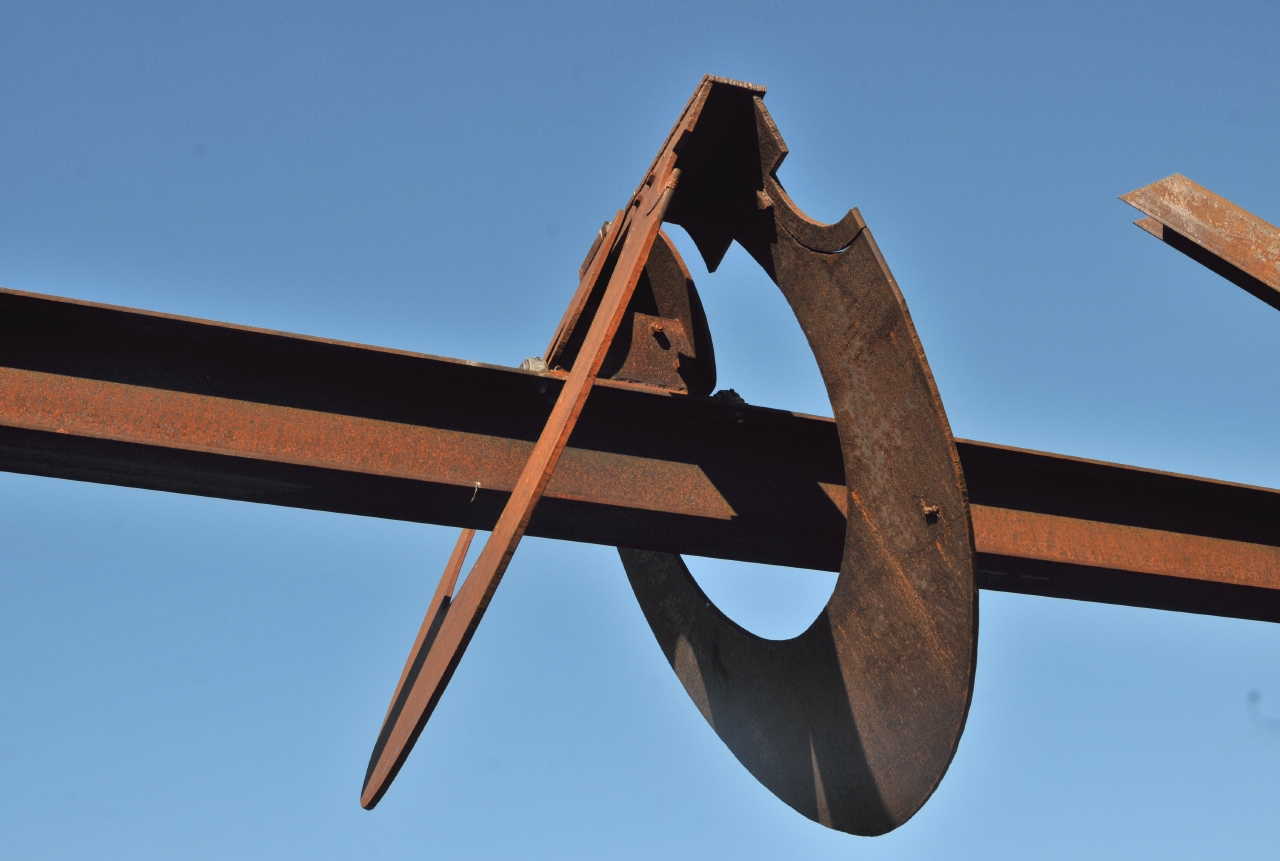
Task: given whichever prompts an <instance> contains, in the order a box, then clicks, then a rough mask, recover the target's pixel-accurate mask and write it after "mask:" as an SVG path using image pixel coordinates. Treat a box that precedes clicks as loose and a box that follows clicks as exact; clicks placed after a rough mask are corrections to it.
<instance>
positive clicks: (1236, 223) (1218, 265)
mask: <svg viewBox="0 0 1280 861" xmlns="http://www.w3.org/2000/svg"><path fill="white" fill-rule="evenodd" d="M1120 199H1121V200H1123V201H1124V202H1125V203H1127V204H1129V205H1130V206H1132V207H1134V208H1135V209H1138V210H1140V211H1141V212H1143V213H1145V214H1146V215H1147V216H1148V217H1147V218H1142V219H1139V220H1138V221H1135V222H1134V224H1136V225H1138V226H1139V227H1141V228H1142V229H1143V230H1145V231H1147V232H1148V233H1150V234H1151V235H1152V236H1154V237H1156V238H1157V239H1159V240H1160V241H1162V242H1164V243H1165V244H1167V245H1170V246H1172V247H1173V248H1175V249H1177V250H1178V251H1181V252H1182V253H1183V254H1185V255H1187V256H1188V257H1190V258H1191V259H1192V260H1194V261H1196V262H1197V263H1199V264H1201V265H1202V266H1206V267H1208V268H1209V269H1210V270H1212V271H1214V272H1216V273H1217V274H1219V275H1221V276H1222V277H1223V278H1226V279H1227V280H1228V281H1230V282H1231V283H1233V284H1235V285H1236V286H1237V287H1241V288H1243V289H1244V290H1246V291H1248V292H1249V293H1251V294H1253V295H1254V296H1256V297H1258V298H1259V299H1261V300H1262V301H1263V302H1266V303H1267V304H1268V305H1270V306H1271V307H1273V308H1277V309H1280V229H1278V228H1276V227H1275V226H1274V225H1272V224H1268V223H1267V222H1265V221H1263V220H1262V219H1261V218H1259V217H1258V216H1256V215H1254V214H1253V213H1251V212H1248V211H1246V210H1244V209H1241V208H1240V207H1238V206H1236V205H1235V204H1234V203H1232V202H1231V201H1229V200H1227V199H1226V198H1223V197H1219V196H1218V195H1216V194H1214V193H1213V192H1212V191H1210V190H1209V189H1207V188H1205V187H1204V186H1202V185H1197V184H1196V183H1194V182H1192V181H1191V180H1189V179H1187V178H1186V177H1185V176H1183V175H1181V174H1178V173H1175V174H1174V175H1173V176H1168V177H1165V178H1164V179H1162V180H1160V181H1159V182H1153V183H1151V184H1150V185H1146V186H1143V187H1142V188H1140V189H1138V190H1137V191H1131V192H1129V193H1128V194H1126V195H1123V196H1122V197H1121V198H1120Z"/></svg>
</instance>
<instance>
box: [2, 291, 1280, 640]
mask: <svg viewBox="0 0 1280 861" xmlns="http://www.w3.org/2000/svg"><path fill="white" fill-rule="evenodd" d="M562 385H563V381H562V378H561V377H558V376H556V375H547V374H535V373H532V372H527V371H520V370H516V369H510V368H499V367H494V366H488V365H480V364H476V363H473V362H462V361H457V360H453V359H441V358H437V357H433V356H425V355H420V354H413V353H407V352H401V351H395V350H387V349H380V348H376V347H365V346H359V345H354V344H345V343H339V342H335V341H326V340H321V339H317V338H307V337H302V336H297V335H288V334H283V333H278V332H269V331H264V330H259V329H250V328H245V327H240V326H231V325H227V324H222V323H210V322H206V321H200V320H191V319H186V318H180V317H172V316H167V315H162V314H155V313H151V312H146V311H136V310H131V309H126V308H114V307H109V306H104V305H95V304H91V303H86V302H77V301H72V300H67V299H60V298H56V297H50V296H40V295H37V294H30V293H20V292H16V291H7V290H0V469H2V470H5V471H9V472H20V473H28V474H33V475H44V476H52V477H58V478H68V479H75V480H80V481H93V482H99V483H105V484H115V485H124V486H129V487H142V488H149V489H155V490H167V491H171V492H176V493H190V494H197V495H201V496H211V497H219V498H224V499H236V500H244V501H250V502H259V503H267V504H273V505H285V506H290V507H295V508H309V509H316V510H323V511H335V512H342V513H348V514H361V515H366V516H372V517H385V518H391V519H397V520H407V521H414V522H421V523H438V524H444V525H449V526H456V527H463V528H472V529H491V528H492V527H493V525H494V523H495V522H496V521H497V518H498V514H499V512H500V511H501V508H502V506H503V504H504V503H505V501H506V498H507V496H508V495H509V494H510V492H511V489H512V487H513V486H514V484H515V481H516V478H517V477H518V475H519V473H520V469H521V467H522V466H523V465H524V463H525V462H526V460H527V459H528V455H529V452H530V451H531V450H532V448H533V445H534V441H535V440H536V439H537V436H538V433H539V431H540V430H541V428H542V427H543V424H544V423H545V421H546V418H547V416H548V414H549V413H550V411H551V406H552V403H553V402H554V400H555V398H556V396H557V395H558V393H559V391H560V388H561V386H562ZM957 444H958V449H959V452H960V457H961V462H962V465H963V468H964V474H965V480H966V482H967V484H968V490H969V496H970V501H971V503H972V512H973V523H974V535H975V543H976V549H977V551H978V569H979V574H978V576H979V584H980V585H981V586H982V587H983V588H987V589H996V590H1002V591H1012V592H1023V593H1030V594H1041V595H1049V596H1054V597H1060V598H1074V599H1079V600H1088V601H1100V602H1104V603H1113V604H1127V605H1133V606H1143V607H1155V608H1159V609H1169V610H1182V611H1187V612H1196V613H1208V614H1214V615H1223V616H1234V617H1239V618H1248V619H1262V620H1268V621H1280V492H1277V491H1274V490H1268V489H1264V488H1256V487H1248V486H1243V485H1236V484H1229V483H1225V482H1217V481H1211V480H1207V479H1200V478H1191V477H1187V476H1179V475H1172V474H1168V473H1162V472H1155V471H1151V470H1144V469H1137V468H1134V467H1126V466H1118V465H1115V464H1106V463H1098V462H1094V461H1087V460H1081V459H1077V458H1070V457H1063V456H1060V455H1052V454H1045V453H1040V452H1031V451H1024V450H1019V449H1012V448H1006V447H1002V446H996V445H990V444H987V443H979V442H969V441H963V440H962V441H958V443H957ZM844 482H845V478H844V473H843V467H842V464H841V459H840V448H839V440H838V438H837V436H836V429H835V425H834V423H833V422H832V421H831V420H830V419H824V418H817V417H813V416H805V415H799V414H795V413H788V412H783V411H779V410H771V409H766V408H762V407H751V406H736V405H733V404H726V403H723V402H720V401H716V400H712V399H709V398H693V397H685V396H679V395H671V394H667V393H662V392H658V391H656V390H651V389H646V388H645V387H641V386H635V385H628V384H623V383H617V382H610V381H598V382H597V383H596V385H595V388H594V391H593V394H592V396H591V398H590V399H589V400H588V402H587V406H586V408H585V410H584V412H583V414H582V418H581V420H580V422H579V425H578V427H577V428H576V430H575V431H574V433H573V436H572V437H571V438H570V440H569V445H568V447H567V449H566V450H565V453H564V456H563V459H562V461H561V465H560V467H559V468H558V469H557V471H556V473H555V475H554V476H553V477H552V479H551V481H550V483H549V485H548V486H547V491H546V495H545V497H544V500H543V502H542V504H541V505H539V507H538V508H537V510H536V512H535V514H534V516H533V519H532V520H531V522H530V524H529V534H530V535H534V536H541V537H547V538H558V539H564V540H572V541H585V542H591V543H598V544H605V545H620V546H624V547H634V548H638V549H647V550H665V551H671V552H681V553H686V554H691V555H700V556H710V557H718V558H725V559H738V560H744V561H750V562H763V563H769V564H776V565H789V566H795V567H801V568H813V569H818V570H836V568H838V566H839V563H840V555H841V548H842V543H843V539H844V531H845V523H844V511H843V510H842V508H841V505H842V500H843V499H844V498H845V492H844Z"/></svg>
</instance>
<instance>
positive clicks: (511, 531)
mask: <svg viewBox="0 0 1280 861" xmlns="http://www.w3.org/2000/svg"><path fill="white" fill-rule="evenodd" d="M708 89H709V85H708V84H707V83H705V82H704V83H703V84H702V85H701V86H700V87H699V88H698V90H697V92H695V94H694V96H693V98H692V99H690V101H689V104H688V105H687V106H686V107H685V110H684V112H683V113H682V115H681V117H680V120H679V121H678V122H677V123H676V126H675V128H674V129H673V130H672V133H671V134H670V135H669V136H668V138H667V142H666V144H665V145H664V146H663V149H662V150H661V151H660V152H659V155H658V157H657V158H656V159H655V160H654V163H653V165H652V167H651V168H650V171H649V172H648V174H647V175H646V177H645V179H644V180H643V181H642V182H641V184H640V187H639V188H638V189H637V191H636V193H635V195H634V196H633V197H632V200H631V203H630V204H629V205H628V207H627V209H626V210H625V212H626V216H625V218H624V219H622V221H621V223H619V222H617V221H615V223H617V224H618V227H617V229H616V230H615V231H611V233H613V234H614V235H612V236H610V237H609V240H608V241H607V244H608V245H611V246H612V248H611V250H610V253H609V254H597V255H596V260H594V261H592V263H591V265H590V267H589V269H588V273H587V277H588V278H596V277H599V276H600V273H601V272H602V271H603V270H604V266H605V261H606V260H607V259H609V258H610V257H611V256H613V255H614V254H616V261H617V262H616V263H615V264H614V269H613V272H612V274H611V275H610V276H609V283H608V286H607V287H606V289H605V292H604V296H603V298H602V300H601V302H600V306H599V308H598V309H597V311H596V314H595V317H594V319H593V320H592V322H591V327H590V328H589V329H588V332H587V336H586V340H585V341H584V343H583V345H582V348H581V350H580V351H579V354H578V357H577V360H576V361H575V362H574V364H573V368H572V370H571V371H570V372H569V376H568V378H567V379H566V380H565V383H564V388H563V389H561V392H560V396H559V397H558V398H557V399H556V405H555V407H554V408H553V409H552V412H551V417H550V418H549V419H548V420H547V424H546V426H545V427H544V429H543V431H542V434H541V436H540V437H539V438H538V442H537V444H536V445H535V446H534V450H533V454H532V455H531V456H530V458H529V461H528V463H527V464H526V465H525V468H524V470H523V471H522V472H521V474H520V478H519V480H518V481H517V482H516V486H515V488H514V490H513V491H512V493H511V498H510V499H509V500H508V501H507V504H506V506H505V507H504V508H503V510H502V514H501V516H500V517H499V518H498V523H497V525H496V526H495V527H494V530H493V532H492V534H491V535H490V536H489V540H488V541H486V542H485V545H484V548H483V549H482V550H481V551H480V556H479V558H478V559H477V560H476V563H475V565H474V566H473V567H472V569H471V572H470V573H469V574H468V575H467V579H466V581H465V582H464V583H463V585H462V588H461V589H460V590H459V592H458V595H457V598H456V600H454V601H453V603H452V604H451V605H450V610H449V612H448V613H447V614H446V615H445V618H444V622H443V623H442V625H441V628H440V632H439V634H438V635H437V637H436V640H435V642H434V643H433V644H432V648H431V650H430V651H429V653H428V654H427V656H426V660H425V662H424V664H423V668H422V671H421V673H419V675H418V677H417V679H415V680H414V684H413V686H412V688H411V689H410V691H409V693H408V696H407V698H406V701H405V706H404V708H403V709H402V710H401V712H400V714H399V716H398V719H397V720H396V721H395V724H394V726H392V727H391V729H390V732H389V733H388V736H387V742H386V744H385V746H384V748H383V750H382V751H381V752H380V755H378V756H376V757H375V760H376V761H375V762H374V763H372V764H371V768H370V771H369V773H368V776H367V777H366V780H365V785H364V788H363V791H362V792H361V796H360V803H361V805H362V806H364V807H365V808H367V809H371V808H373V807H374V806H375V805H376V804H377V803H378V801H379V800H380V799H381V798H382V795H383V794H384V793H385V792H386V791H387V788H388V787H389V786H390V784H391V782H392V781H393V780H394V779H395V776H396V774H397V773H398V772H399V770H400V767H401V766H402V765H403V764H404V761H405V758H406V757H407V756H408V755H409V752H410V751H411V750H412V749H413V745H414V742H415V741H416V740H417V737H418V735H419V734H420V733H421V732H422V728H423V727H424V726H425V725H426V721H427V719H428V718H429V717H430V716H431V712H432V710H433V709H434V708H435V705H436V703H437V702H438V701H439V699H440V695H441V694H442V693H443V692H444V688H445V686H447V685H448V683H449V679H450V678H451V677H452V675H453V672H454V670H455V669H456V668H457V665H458V661H459V660H461V657H462V653H463V652H464V651H465V650H466V647H467V644H468V643H469V642H470V640H471V637H472V636H473V635H474V634H475V630H476V627H477V626H478V625H479V622H480V619H481V617H482V616H483V615H484V611H485V609H486V608H487V607H488V605H489V601H490V600H492V598H493V594H494V591H495V590H496V589H497V587H498V584H499V583H500V582H501V579H502V575H503V574H504V573H505V571H506V567H507V565H508V564H509V563H510V561H511V557H512V555H513V554H514V553H515V550H516V547H517V546H518V545H519V543H520V539H521V537H522V536H523V535H524V532H525V529H526V528H527V527H528V524H529V518H530V517H531V516H532V515H533V509H534V506H536V505H537V503H538V499H539V498H540V497H541V495H542V492H543V490H544V489H545V488H546V485H547V482H548V480H549V479H550V477H551V473H552V472H553V471H554V469H555V467H556V462H557V461H558V460H559V457H560V454H561V453H562V452H563V451H564V447H565V445H566V444H567V443H568V441H569V436H570V434H571V433H572V432H573V428H574V425H575V424H576V422H577V419H578V416H579V415H580V414H581V412H582V408H583V406H584V405H585V403H586V399H587V395H588V394H590V391H591V386H592V384H593V383H594V382H595V378H596V375H597V374H598V373H599V370H600V365H601V363H602V362H603V361H604V357H605V353H606V351H607V350H608V348H609V344H610V343H611V341H612V339H613V336H614V333H615V332H616V331H617V328H618V325H619V324H620V323H621V321H622V317H623V314H624V313H625V311H626V308H627V304H628V302H629V301H630V299H631V294H632V292H633V291H634V290H635V286H636V282H637V281H638V280H639V278H640V272H641V270H642V269H643V268H644V264H645V261H646V260H647V259H648V256H649V249H650V248H651V247H652V246H653V242H654V240H655V239H656V238H657V235H658V231H659V230H660V229H661V227H662V219H663V216H664V215H665V214H666V208H667V205H668V203H669V202H670V199H671V194H672V192H673V191H674V190H675V187H676V183H677V182H678V180H679V169H678V168H676V166H675V162H676V152H675V148H674V146H673V143H674V141H676V140H677V139H678V138H677V134H676V132H677V131H683V130H688V131H692V128H693V124H694V123H695V122H696V119H697V113H698V109H699V107H700V105H701V103H702V101H703V100H704V99H705V97H706V93H707V91H708ZM602 250H603V247H602Z"/></svg>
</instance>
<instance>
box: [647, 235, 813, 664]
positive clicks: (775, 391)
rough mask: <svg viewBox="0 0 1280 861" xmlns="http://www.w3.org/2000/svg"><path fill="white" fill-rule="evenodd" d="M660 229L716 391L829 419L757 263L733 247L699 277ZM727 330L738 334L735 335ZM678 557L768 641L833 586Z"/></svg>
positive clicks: (727, 610)
mask: <svg viewBox="0 0 1280 861" xmlns="http://www.w3.org/2000/svg"><path fill="white" fill-rule="evenodd" d="M663 229H664V230H665V231H666V232H667V235H668V236H669V237H670V238H671V241H672V242H673V243H674V244H675V246H676V248H677V249H678V250H679V252H680V256H681V257H683V258H684V261H685V265H686V266H688V267H689V271H690V273H691V275H692V277H693V281H694V284H696V285H697V287H698V295H699V297H700V298H701V299H702V304H703V307H704V309H705V311H706V314H707V320H708V322H709V324H710V327H711V337H712V341H713V342H714V344H715V351H716V375H717V381H718V386H719V388H720V389H721V390H724V389H733V390H734V391H735V392H737V393H738V394H739V395H740V396H741V397H742V398H744V399H745V400H746V401H747V403H750V404H755V405H759V406H767V407H772V408H774V409H784V410H791V411H793V412H801V413H807V414H809V415H821V416H830V415H831V401H830V399H829V398H828V396H827V389H826V386H825V385H824V384H823V382H822V375H821V373H819V371H818V362H817V360H816V359H815V358H814V355H813V350H812V349H810V347H809V344H808V342H807V341H806V340H805V336H804V332H803V331H802V330H801V329H800V323H799V322H798V321H797V320H796V317H795V314H794V313H793V312H792V310H791V307H790V306H789V305H788V304H787V300H786V298H785V297H784V296H783V295H782V293H781V292H780V291H779V290H778V287H777V285H776V284H774V283H773V281H771V280H770V279H769V276H768V275H767V274H766V273H765V272H764V270H763V269H761V268H760V264H758V263H756V261H755V260H753V259H752V258H751V256H750V255H749V254H747V253H746V251H744V250H743V249H742V246H740V245H739V244H738V243H736V242H735V243H734V244H733V245H732V246H731V247H730V249H729V251H728V253H727V254H726V255H725V257H724V260H723V261H721V263H720V266H719V267H718V268H717V269H716V271H715V272H707V267H706V265H705V264H704V263H703V261H702V255H701V254H700V253H699V252H698V249H697V247H696V246H695V245H694V243H693V240H692V239H691V238H689V234H687V233H686V232H685V231H684V228H682V227H680V226H678V225H675V224H664V225H663ZM732 333H741V334H739V335H738V337H736V338H735V337H732ZM727 334H728V335H729V336H728V337H726V335H727ZM683 558H684V561H685V564H686V565H687V566H688V568H689V572H690V573H691V574H692V575H693V578H694V580H696V581H697V583H698V585H699V586H700V587H702V590H703V591H704V592H706V594H707V597H708V598H710V599H711V600H712V602H714V603H715V605H716V606H717V607H719V608H720V610H721V611H722V612H723V613H724V614H725V615H726V616H728V617H729V618H730V619H732V620H733V621H734V622H736V623H737V624H739V625H741V626H742V627H743V628H745V629H746V630H748V631H750V632H751V633H753V634H755V635H756V636H758V637H764V638H765V639H768V640H789V639H791V638H792V637H796V636H799V635H800V634H802V633H804V631H805V630H806V629H808V627H809V626H810V625H812V624H813V621H814V619H816V618H818V614H819V613H821V612H822V608H823V607H825V606H826V604H827V601H828V600H829V599H830V598H831V593H832V592H833V591H834V590H835V587H836V577H837V574H836V572H834V571H813V570H809V569H804V568H784V567H781V566H776V565H761V564H755V563H750V562H736V561H732V560H727V559H709V558H702V557H695V556H685V557H683Z"/></svg>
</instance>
